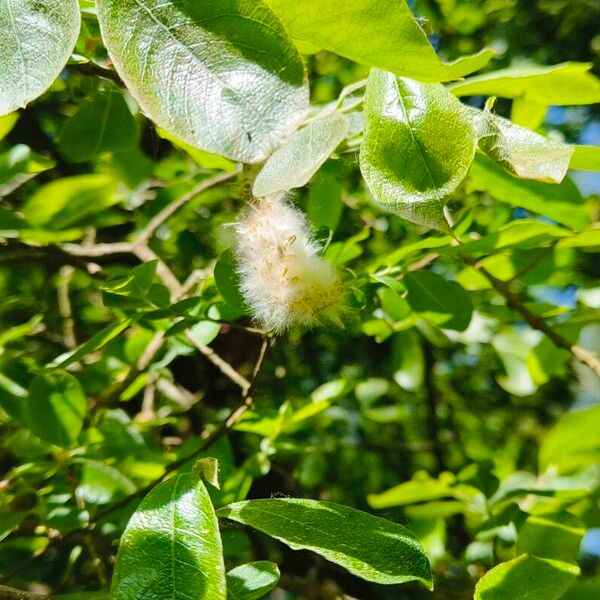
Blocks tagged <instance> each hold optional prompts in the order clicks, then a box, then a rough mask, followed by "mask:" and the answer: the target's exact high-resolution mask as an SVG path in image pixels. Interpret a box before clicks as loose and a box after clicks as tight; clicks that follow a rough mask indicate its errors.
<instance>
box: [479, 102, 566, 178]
mask: <svg viewBox="0 0 600 600" xmlns="http://www.w3.org/2000/svg"><path fill="white" fill-rule="evenodd" d="M478 118H479V123H480V138H479V146H480V148H481V149H482V150H483V151H484V152H485V153H486V154H487V155H488V156H489V157H490V158H493V159H494V160H495V161H496V162H498V163H500V164H501V165H502V166H503V167H505V168H506V169H508V170H509V171H511V172H512V173H514V174H515V175H518V176H519V177H523V178H525V179H539V180H542V181H551V182H555V183H560V182H561V181H562V180H563V179H564V178H565V176H566V175H567V171H568V170H569V163H570V162H571V157H572V156H573V152H574V149H573V147H572V146H568V145H567V144H561V143H559V142H554V141H552V140H550V139H548V138H546V137H544V136H542V135H539V134H537V133H535V132H533V131H530V130H529V129H525V128H524V127H520V126H519V125H515V124H514V123H511V122H510V121H508V120H507V119H503V118H502V117H498V116H497V115H494V114H491V113H489V112H481V113H479V116H478Z"/></svg>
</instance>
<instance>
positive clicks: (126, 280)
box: [100, 260, 158, 300]
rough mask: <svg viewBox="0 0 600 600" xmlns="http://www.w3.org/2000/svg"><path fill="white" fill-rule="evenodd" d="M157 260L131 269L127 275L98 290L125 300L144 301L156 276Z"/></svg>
mask: <svg viewBox="0 0 600 600" xmlns="http://www.w3.org/2000/svg"><path fill="white" fill-rule="evenodd" d="M157 266H158V261H157V260H151V261H148V262H145V263H142V264H141V265H138V266H137V267H134V268H133V269H131V271H130V272H129V274H128V275H126V276H124V277H119V278H117V279H115V280H112V281H109V282H108V283H105V284H104V285H102V286H101V288H100V289H102V290H104V291H107V292H110V293H111V294H115V295H117V296H125V297H127V298H135V299H140V300H141V299H145V298H146V296H147V295H148V291H149V290H150V287H151V286H152V283H153V282H154V277H155V276H156V267H157Z"/></svg>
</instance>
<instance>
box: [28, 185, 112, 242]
mask: <svg viewBox="0 0 600 600" xmlns="http://www.w3.org/2000/svg"><path fill="white" fill-rule="evenodd" d="M118 201H119V196H118V195H117V184H116V181H115V180H114V179H113V178H112V177H111V176H110V175H100V174H94V175H76V176H74V177H64V178H62V179H58V180H56V181H53V182H51V183H47V184H46V185H44V186H42V187H40V188H39V189H38V190H37V191H36V192H35V194H33V196H31V198H29V200H27V202H26V203H25V205H24V206H23V215H24V216H25V219H26V220H27V222H28V223H30V224H31V225H34V226H35V227H44V228H48V229H57V230H61V229H67V228H68V227H75V226H81V225H86V224H89V223H91V222H93V219H94V216H95V215H96V214H97V213H100V212H102V210H103V209H106V208H108V207H110V206H113V205H114V204H116V203H117V202H118Z"/></svg>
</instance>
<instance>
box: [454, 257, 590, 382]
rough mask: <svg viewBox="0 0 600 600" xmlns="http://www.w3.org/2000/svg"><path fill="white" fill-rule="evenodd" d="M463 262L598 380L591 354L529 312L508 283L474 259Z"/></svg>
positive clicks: (534, 327)
mask: <svg viewBox="0 0 600 600" xmlns="http://www.w3.org/2000/svg"><path fill="white" fill-rule="evenodd" d="M463 260H464V261H465V262H466V263H467V264H468V265H470V266H472V267H474V268H475V269H477V270H478V271H479V272H480V273H481V274H482V275H483V276H484V277H485V278H486V279H487V280H488V281H489V282H490V283H491V285H492V287H493V288H494V289H495V290H496V291H497V292H498V293H499V294H500V295H501V296H503V297H504V300H505V301H506V304H507V305H508V306H509V307H510V308H512V309H513V310H514V311H515V312H517V313H519V314H520V315H521V316H522V317H523V319H525V321H526V322H527V323H528V324H529V326H530V327H531V328H532V329H535V330H537V331H541V332H542V333H543V334H544V335H545V336H546V337H547V338H548V339H549V340H550V341H551V342H552V343H553V344H554V345H555V346H556V347H557V348H562V349H564V350H567V351H568V352H570V353H571V355H572V356H573V357H574V358H576V359H577V360H578V361H579V362H581V363H583V364H584V365H586V366H588V367H589V368H590V369H592V371H594V373H595V374H596V375H597V376H598V377H599V378H600V359H598V357H597V356H596V355H595V354H594V353H593V352H590V351H589V350H587V349H586V348H583V347H582V346H579V345H577V344H572V343H571V342H569V340H567V339H566V338H565V337H563V336H562V335H561V334H560V333H558V332H557V331H556V330H555V329H553V328H552V327H551V326H550V325H548V323H546V321H544V319H542V318H541V317H539V316H538V315H536V314H535V313H533V312H531V311H530V310H529V309H528V308H527V307H526V306H525V305H524V304H523V303H522V302H521V301H520V300H519V298H518V297H517V296H516V295H515V293H514V292H513V291H512V290H511V289H510V285H509V283H507V282H506V281H502V280H501V279H498V278H497V277H495V276H494V275H492V273H490V272H489V271H488V270H487V269H486V268H485V267H484V266H483V265H481V264H479V263H478V262H477V261H476V260H475V259H473V258H470V257H468V256H463Z"/></svg>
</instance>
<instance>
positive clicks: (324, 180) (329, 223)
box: [306, 161, 344, 231]
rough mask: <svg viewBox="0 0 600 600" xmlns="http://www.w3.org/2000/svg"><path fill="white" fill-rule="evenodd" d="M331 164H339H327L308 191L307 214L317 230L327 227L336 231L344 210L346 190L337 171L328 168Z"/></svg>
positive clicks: (331, 162)
mask: <svg viewBox="0 0 600 600" xmlns="http://www.w3.org/2000/svg"><path fill="white" fill-rule="evenodd" d="M331 164H337V163H334V161H330V162H328V163H325V165H324V166H323V168H322V169H321V170H320V171H319V172H318V173H317V175H316V177H315V178H314V180H313V181H312V183H311V185H310V188H309V190H308V200H307V202H306V214H307V216H308V219H309V221H310V223H311V225H312V226H313V229H315V230H318V229H321V228H322V227H326V228H327V229H329V230H330V231H335V230H336V229H337V226H338V224H339V222H340V219H341V217H342V211H343V209H344V202H343V200H342V196H343V191H344V190H343V188H342V184H341V181H340V180H339V179H338V176H339V175H338V173H337V169H334V168H333V167H331V168H328V167H329V165H331Z"/></svg>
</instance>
